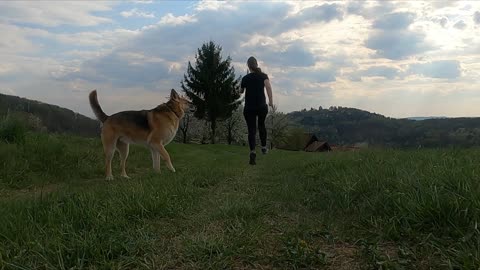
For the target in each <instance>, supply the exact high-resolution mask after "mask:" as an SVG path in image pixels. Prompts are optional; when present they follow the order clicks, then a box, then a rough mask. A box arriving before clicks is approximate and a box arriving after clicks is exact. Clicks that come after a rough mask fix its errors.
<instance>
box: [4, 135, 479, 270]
mask: <svg viewBox="0 0 480 270" xmlns="http://www.w3.org/2000/svg"><path fill="white" fill-rule="evenodd" d="M101 149H102V148H101V144H100V141H99V140H97V139H82V138H75V137H66V136H51V135H50V136H49V135H45V134H43V135H41V134H37V135H32V134H30V135H28V136H27V137H26V138H25V139H24V140H22V141H19V142H18V143H17V144H15V143H13V144H12V143H11V144H7V143H0V269H232V268H233V269H478V268H479V267H480V249H479V244H480V231H479V228H478V221H479V215H480V197H479V194H480V169H479V165H480V149H468V150H458V149H439V150H367V151H360V152H346V153H303V152H287V151H271V152H270V153H269V154H268V155H267V156H261V155H260V156H259V157H258V160H257V163H258V165H257V166H254V167H252V166H249V165H248V164H247V162H248V159H247V158H248V157H247V156H248V151H247V149H246V147H238V146H226V145H181V144H172V145H169V146H167V150H168V151H170V154H171V156H172V159H173V164H174V166H175V168H176V169H177V172H176V173H172V172H170V171H168V170H167V169H166V166H165V165H164V164H163V163H162V173H161V174H156V173H154V172H153V170H152V169H151V160H150V153H149V152H148V151H147V150H146V149H143V148H140V147H132V148H131V151H130V158H129V161H128V164H127V172H128V173H129V174H130V176H131V179H128V180H126V179H122V178H120V177H119V168H118V167H119V166H118V165H119V164H118V163H119V159H118V155H117V156H116V159H115V167H114V174H115V177H116V178H115V180H114V181H111V182H107V181H105V180H103V177H104V176H103V156H102V150H101Z"/></svg>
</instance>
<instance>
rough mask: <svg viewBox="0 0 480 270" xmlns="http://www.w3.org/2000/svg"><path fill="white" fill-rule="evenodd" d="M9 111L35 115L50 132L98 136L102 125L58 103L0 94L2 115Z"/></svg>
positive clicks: (0, 112)
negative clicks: (53, 103) (57, 104)
mask: <svg viewBox="0 0 480 270" xmlns="http://www.w3.org/2000/svg"><path fill="white" fill-rule="evenodd" d="M7 113H21V114H23V115H34V116H36V117H37V118H38V119H39V120H40V123H39V125H41V126H42V127H44V128H45V129H46V130H47V131H49V132H55V133H67V134H75V135H79V136H85V137H95V136H98V134H99V132H100V131H99V130H100V125H99V122H98V121H97V120H93V119H91V118H89V117H86V116H84V115H81V114H78V113H75V112H73V111H72V110H69V109H65V108H62V107H59V106H56V105H51V104H46V103H43V102H40V101H35V100H30V99H26V98H21V97H17V96H11V95H4V94H0V116H1V115H6V114H7Z"/></svg>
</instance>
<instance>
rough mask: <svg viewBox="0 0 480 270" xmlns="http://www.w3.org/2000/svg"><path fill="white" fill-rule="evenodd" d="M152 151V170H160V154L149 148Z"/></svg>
mask: <svg viewBox="0 0 480 270" xmlns="http://www.w3.org/2000/svg"><path fill="white" fill-rule="evenodd" d="M150 152H151V153H152V163H153V170H155V171H156V172H160V154H159V153H158V151H157V150H155V149H153V148H152V149H150Z"/></svg>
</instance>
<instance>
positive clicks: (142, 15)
mask: <svg viewBox="0 0 480 270" xmlns="http://www.w3.org/2000/svg"><path fill="white" fill-rule="evenodd" d="M120 15H122V16H123V17H125V18H130V17H132V18H155V14H153V13H148V12H143V11H140V10H138V9H136V8H133V9H131V10H128V11H122V12H120Z"/></svg>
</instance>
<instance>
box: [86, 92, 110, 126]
mask: <svg viewBox="0 0 480 270" xmlns="http://www.w3.org/2000/svg"><path fill="white" fill-rule="evenodd" d="M88 99H89V100H90V107H92V110H93V113H94V114H95V116H96V117H97V119H98V120H100V121H101V122H102V123H103V122H105V120H107V118H108V115H106V114H105V113H104V112H103V110H102V107H100V104H99V103H98V99H97V90H93V91H92V92H90V95H88Z"/></svg>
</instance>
